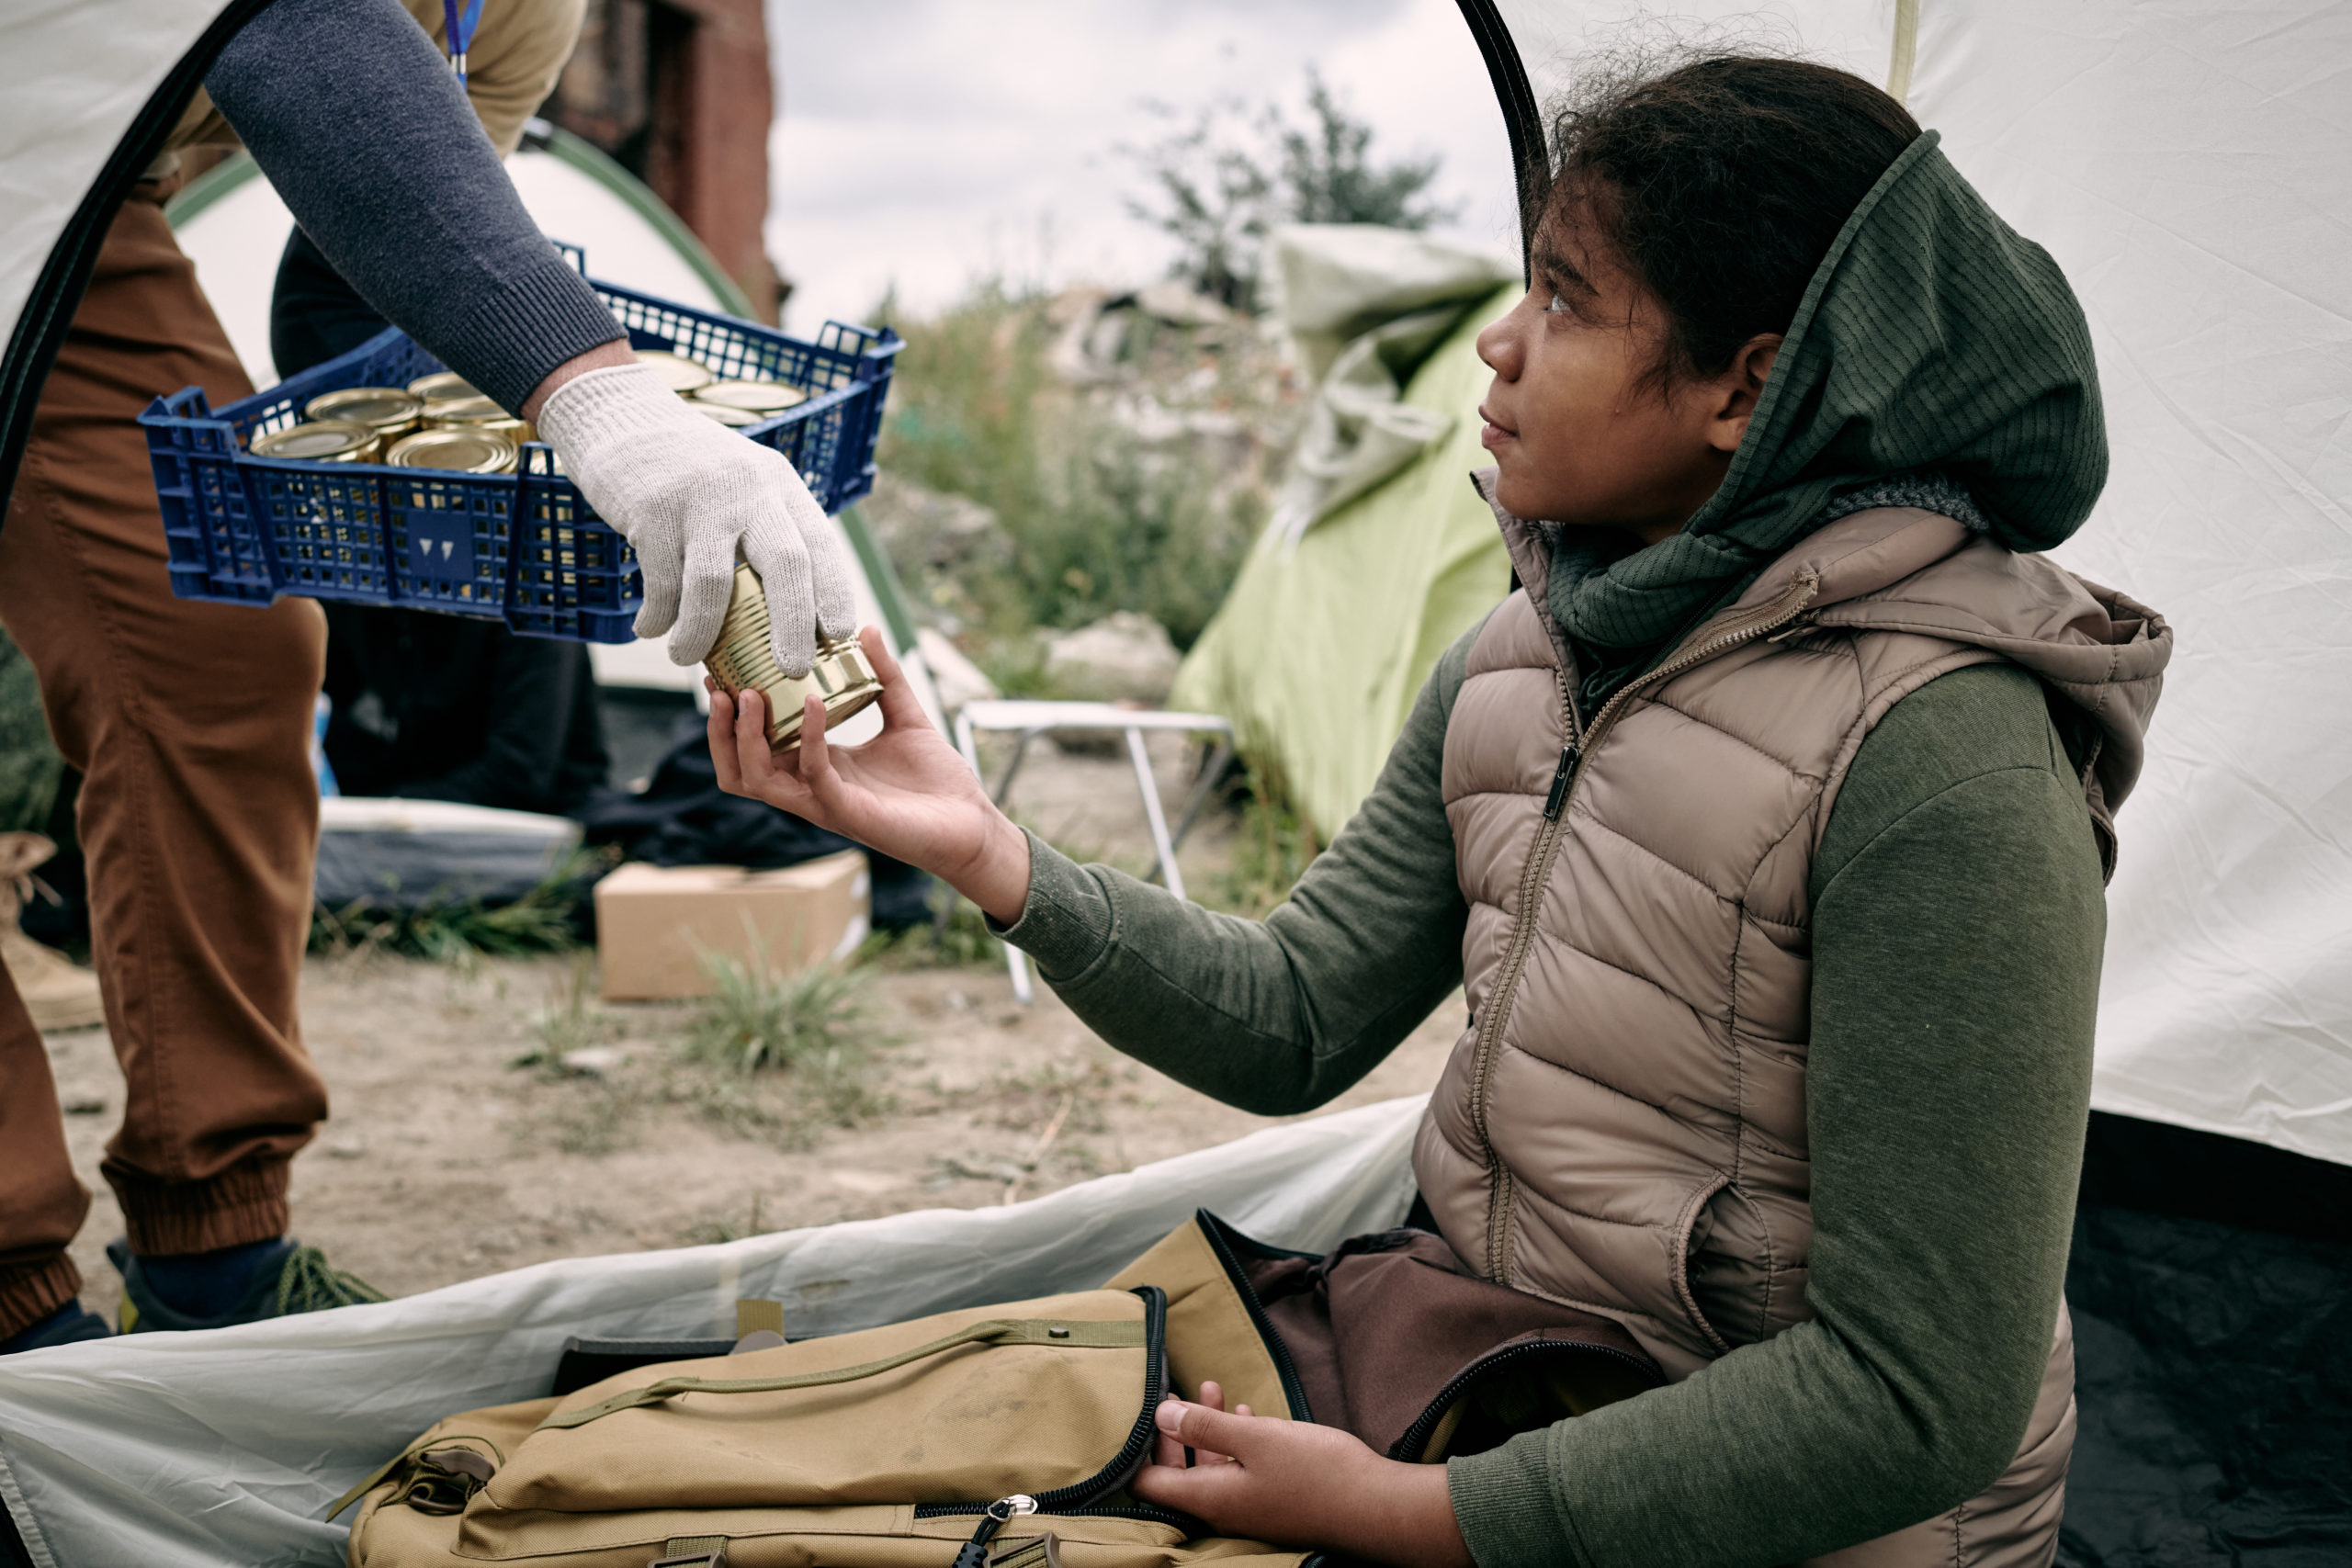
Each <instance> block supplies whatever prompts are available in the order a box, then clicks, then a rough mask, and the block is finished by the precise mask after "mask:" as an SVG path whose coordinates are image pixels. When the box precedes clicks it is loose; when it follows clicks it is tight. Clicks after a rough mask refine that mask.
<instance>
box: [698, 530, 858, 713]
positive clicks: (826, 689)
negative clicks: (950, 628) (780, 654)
mask: <svg viewBox="0 0 2352 1568" xmlns="http://www.w3.org/2000/svg"><path fill="white" fill-rule="evenodd" d="M703 668H704V669H706V670H707V671H710V676H711V679H712V680H714V681H717V682H718V686H719V690H721V691H723V692H725V693H726V694H728V695H729V696H730V697H732V696H735V695H737V694H741V693H742V692H743V691H745V690H747V689H753V688H756V689H757V690H758V692H759V694H760V695H761V696H762V697H763V698H764V699H766V702H767V705H768V749H769V750H772V751H797V750H799V749H800V710H801V707H802V705H803V703H804V701H805V699H806V698H807V697H808V695H809V693H811V692H814V693H816V694H817V695H818V696H820V697H821V698H822V699H824V704H825V727H826V728H828V729H830V728H832V727H833V726H834V725H836V724H839V723H840V722H841V721H842V720H843V719H845V718H847V717H849V716H851V715H852V714H857V713H863V712H865V710H866V709H867V708H868V707H870V706H872V705H874V704H875V703H876V702H877V701H879V700H880V698H881V696H882V682H880V681H879V680H877V679H876V677H875V674H874V667H873V666H872V665H870V664H868V663H867V662H866V661H865V649H864V648H862V647H860V646H859V645H858V641H857V639H856V638H855V637H839V638H835V639H832V640H830V641H825V642H820V643H819V644H818V645H817V660H816V663H815V665H814V667H813V668H811V669H810V670H809V673H808V674H807V675H805V676H803V677H801V678H800V679H798V680H795V679H793V678H792V677H791V676H789V675H786V673H785V672H784V671H783V670H782V668H781V667H779V666H778V665H777V663H776V661H775V653H773V652H772V651H770V649H769V648H768V596H767V592H766V591H765V590H763V588H762V587H761V586H760V575H759V573H757V572H755V571H753V570H752V569H751V568H750V567H748V566H746V565H744V564H743V563H742V562H741V561H738V562H736V564H735V592H734V593H733V594H732V595H731V596H730V597H729V599H728V601H727V616H726V618H725V619H724V620H722V621H720V622H719V623H718V646H716V647H715V648H713V649H711V650H710V658H709V659H708V660H705V661H704V664H703Z"/></svg>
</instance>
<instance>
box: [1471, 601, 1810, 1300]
mask: <svg viewBox="0 0 2352 1568" xmlns="http://www.w3.org/2000/svg"><path fill="white" fill-rule="evenodd" d="M1820 591H1821V579H1820V578H1819V577H1818V576H1817V575H1815V573H1813V572H1805V573H1803V574H1802V575H1800V576H1799V577H1798V578H1797V579H1796V581H1793V582H1792V583H1790V584H1789V587H1788V589H1787V591H1786V592H1783V593H1782V594H1781V596H1780V597H1779V598H1778V599H1775V600H1773V601H1772V602H1771V603H1770V604H1763V605H1759V606H1758V607H1757V608H1756V609H1754V610H1751V611H1749V612H1748V613H1747V615H1745V616H1741V617H1737V618H1736V619H1734V620H1732V621H1729V622H1726V623H1724V625H1723V626H1719V627H1717V628H1716V629H1715V630H1714V631H1713V632H1711V633H1709V634H1707V635H1706V636H1705V637H1703V638H1702V639H1701V640H1699V641H1696V642H1693V643H1692V644H1691V645H1690V646H1689V647H1686V648H1684V649H1680V650H1679V651H1677V652H1675V653H1673V654H1671V655H1669V656H1668V658H1667V660H1666V661H1665V662H1664V663H1662V664H1660V665H1659V666H1658V667H1657V669H1655V670H1653V671H1650V672H1649V673H1648V674H1646V675H1644V676H1642V677H1641V678H1639V679H1638V680H1634V681H1629V682H1626V683H1625V684H1624V685H1623V686H1622V687H1620V688H1619V689H1618V691H1617V694H1616V695H1614V696H1612V697H1611V698H1610V699H1609V700H1608V701H1607V702H1605V703H1603V704H1601V705H1600V712H1599V713H1597V714H1595V715H1593V716H1592V723H1591V725H1590V726H1589V727H1587V726H1585V725H1583V724H1581V723H1580V722H1579V721H1578V719H1577V705H1576V699H1575V696H1574V695H1573V694H1572V693H1571V691H1570V689H1569V685H1568V672H1567V670H1566V666H1565V665H1563V666H1562V667H1561V668H1560V670H1559V671H1557V679H1558V682H1559V687H1560V707H1561V711H1562V712H1563V713H1565V714H1566V716H1567V722H1568V744H1566V746H1563V747H1561V748H1560V761H1559V766H1558V767H1557V768H1555V770H1554V771H1553V773H1552V787H1551V789H1550V791H1549V792H1548V793H1546V795H1544V821H1543V826H1542V827H1540V828H1538V829H1536V833H1535V844H1534V847H1533V849H1532V851H1531V852H1529V854H1528V857H1527V869H1526V870H1525V871H1523V872H1522V873H1521V874H1520V879H1519V919H1518V922H1517V923H1516V924H1515V925H1513V926H1512V928H1511V933H1510V946H1509V947H1508V948H1506V949H1504V951H1503V961H1502V964H1501V965H1500V966H1499V967H1498V969H1497V971H1496V976H1495V988H1494V990H1493V991H1492V992H1491V993H1490V994H1489V995H1488V997H1487V1005H1486V1006H1485V1007H1484V1008H1483V1009H1481V1010H1480V1011H1481V1013H1482V1014H1483V1016H1482V1018H1481V1019H1480V1021H1479V1030H1478V1049H1477V1055H1476V1064H1475V1066H1473V1067H1472V1069H1471V1075H1470V1125H1471V1127H1472V1129H1473V1130H1474V1131H1476V1133H1477V1134H1478V1148H1479V1151H1480V1153H1482V1154H1484V1155H1485V1156H1486V1159H1487V1171H1488V1173H1489V1179H1488V1185H1487V1258H1486V1266H1487V1279H1489V1280H1493V1281H1494V1282H1495V1283H1496V1284H1498V1285H1509V1284H1510V1269H1511V1256H1510V1253H1511V1247H1510V1216H1511V1211H1512V1208H1513V1205H1514V1201H1515V1199H1516V1197H1517V1189H1518V1185H1519V1184H1518V1179H1517V1178H1516V1177H1514V1176H1513V1175H1512V1174H1511V1169H1510V1167H1509V1166H1507V1165H1505V1164H1504V1163H1503V1162H1502V1160H1501V1158H1500V1157H1499V1156H1497V1155H1496V1153H1495V1144H1494V1138H1493V1135H1492V1134H1491V1133H1490V1132H1489V1131H1488V1129H1487V1088H1488V1085H1489V1083H1490V1081H1491V1079H1492V1077H1493V1074H1494V1066H1495V1058H1496V1056H1497V1055H1499V1054H1500V1053H1501V1049H1502V1036H1503V1026H1504V1025H1505V1024H1506V1023H1508V1022H1510V1010H1511V1003H1512V1001H1513V1000H1514V999H1515V998H1516V995H1517V992H1518V990H1519V978H1520V976H1521V973H1522V972H1523V971H1524V969H1525V966H1526V964H1527V954H1528V950H1529V949H1531V948H1532V947H1533V946H1534V945H1535V924H1536V920H1535V916H1536V901H1537V899H1539V898H1540V897H1542V896H1543V892H1544V884H1545V883H1547V882H1548V881H1550V880H1551V876H1552V861H1553V859H1554V857H1555V855H1556V854H1557V853H1558V852H1559V848H1560V839H1561V837H1562V835H1563V832H1564V831H1565V829H1566V822H1567V805H1568V801H1569V798H1570V797H1571V796H1572V795H1574V794H1575V793H1576V781H1577V777H1578V775H1580V774H1581V773H1583V772H1584V764H1585V760H1586V759H1587V758H1589V757H1590V756H1591V755H1592V753H1593V751H1594V750H1596V749H1597V748H1599V746H1600V742H1601V740H1602V739H1603V738H1604V737H1606V736H1607V735H1608V733H1609V730H1610V728H1611V726H1613V725H1614V724H1615V723H1616V721H1617V717H1618V715H1619V714H1621V713H1623V711H1624V707H1625V705H1626V704H1627V703H1628V702H1629V701H1631V700H1632V699H1633V697H1634V695H1635V694H1637V693H1640V692H1644V691H1646V690H1648V689H1650V688H1651V687H1654V686H1657V685H1659V684H1662V683H1663V682H1667V681H1670V680H1672V679H1673V678H1674V677H1675V676H1677V675H1679V674H1682V673H1683V672H1684V671H1688V670H1691V669H1692V668H1694V667H1696V666H1698V665H1701V664H1704V663H1705V662H1706V661H1707V660H1710V659H1715V658H1719V657H1721V656H1722V655H1724V654H1725V653H1728V652H1730V651H1731V650H1732V649H1735V648H1737V647H1739V646H1740V645H1741V644H1742V643H1746V642H1751V641H1753V640H1754V639H1756V638H1757V637H1764V636H1767V635H1769V634H1770V633H1772V632H1775V631H1778V630H1780V628H1781V627H1782V626H1786V625H1788V624H1789V623H1790V622H1791V621H1793V620H1795V619H1796V618H1797V617H1798V616H1799V615H1803V614H1804V608H1805V606H1806V605H1808V604H1812V603H1813V599H1814V595H1815V594H1816V593H1818V592H1820Z"/></svg>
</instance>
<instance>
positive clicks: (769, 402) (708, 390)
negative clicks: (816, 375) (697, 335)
mask: <svg viewBox="0 0 2352 1568" xmlns="http://www.w3.org/2000/svg"><path fill="white" fill-rule="evenodd" d="M694 400H695V401H696V402H698V403H717V404H718V405H719V406H720V407H721V408H730V409H745V410H748V411H750V412H752V413H755V414H759V415H761V416H762V417H763V418H764V417H765V416H766V415H768V414H772V413H782V412H784V411H785V410H786V409H789V408H797V407H799V406H800V405H801V404H802V403H805V402H807V401H808V400H809V394H808V393H806V392H804V391H802V390H801V389H799V388H797V387H787V386H786V385H785V384H784V383H783V382H781V381H713V382H712V383H711V384H710V385H709V386H707V387H698V388H696V389H695V393H694Z"/></svg>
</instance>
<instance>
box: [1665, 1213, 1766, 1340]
mask: <svg viewBox="0 0 2352 1568" xmlns="http://www.w3.org/2000/svg"><path fill="white" fill-rule="evenodd" d="M1741 1209H1747V1210H1748V1211H1749V1212H1750V1213H1752V1212H1753V1205H1751V1204H1749V1203H1748V1201H1747V1198H1745V1197H1744V1196H1742V1195H1741V1193H1740V1191H1739V1190H1738V1189H1737V1188H1736V1187H1734V1186H1733V1185H1732V1181H1731V1178H1730V1177H1728V1176H1724V1175H1721V1174H1718V1175H1717V1176H1716V1177H1715V1178H1714V1179H1713V1180H1711V1181H1709V1182H1708V1183H1707V1184H1706V1185H1704V1186H1703V1187H1701V1188H1700V1189H1698V1190H1696V1191H1694V1192H1692V1193H1691V1196H1690V1197H1689V1198H1688V1199H1686V1200H1684V1201H1683V1205H1682V1219H1681V1223H1680V1224H1679V1225H1677V1226H1676V1227H1675V1235H1674V1242H1675V1251H1674V1258H1673V1259H1672V1269H1671V1272H1672V1274H1673V1278H1674V1294H1675V1302H1676V1304H1677V1305H1679V1307H1680V1308H1681V1309H1682V1316H1683V1318H1684V1320H1685V1321H1686V1322H1688V1323H1689V1324H1690V1325H1691V1327H1692V1328H1694V1329H1696V1330H1698V1333H1699V1337H1700V1340H1701V1341H1702V1343H1703V1344H1704V1345H1705V1346H1706V1348H1707V1349H1708V1350H1709V1351H1710V1352H1711V1353H1712V1354H1713V1355H1715V1356H1724V1355H1729V1354H1730V1353H1731V1348H1732V1342H1731V1341H1730V1340H1729V1339H1727V1338H1725V1337H1724V1335H1723V1332H1722V1331H1721V1330H1720V1329H1718V1328H1717V1327H1716V1326H1715V1323H1714V1320H1713V1318H1712V1317H1710V1316H1709V1314H1708V1309H1709V1308H1710V1307H1713V1308H1714V1309H1715V1310H1716V1312H1717V1313H1721V1311H1722V1309H1723V1308H1724V1306H1725V1305H1727V1304H1729V1303H1727V1302H1726V1301H1725V1299H1724V1292H1723V1290H1722V1288H1721V1287H1722V1283H1723V1281H1722V1279H1721V1276H1722V1275H1723V1273H1724V1264H1725V1263H1727V1262H1730V1261H1731V1260H1730V1259H1728V1258H1725V1257H1724V1255H1723V1254H1722V1253H1721V1252H1720V1251H1719V1250H1718V1249H1717V1248H1716V1247H1714V1246H1713V1243H1714V1241H1715V1239H1716V1237H1717V1235H1719V1234H1720V1233H1722V1232H1724V1231H1726V1230H1736V1229H1737V1228H1739V1226H1738V1223H1737V1219H1736V1213H1737V1212H1738V1211H1739V1210H1741ZM1727 1222H1728V1223H1727ZM1738 1267H1739V1266H1738V1265H1737V1264H1736V1263H1735V1264H1733V1269H1734V1271H1736V1270H1737V1269H1738Z"/></svg>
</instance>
